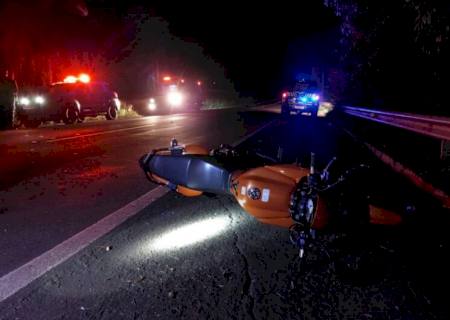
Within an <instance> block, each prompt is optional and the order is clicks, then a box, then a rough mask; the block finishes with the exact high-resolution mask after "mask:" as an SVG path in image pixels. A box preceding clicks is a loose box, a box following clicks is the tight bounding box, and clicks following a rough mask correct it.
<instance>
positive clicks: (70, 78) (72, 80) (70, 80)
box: [64, 76, 78, 83]
mask: <svg viewBox="0 0 450 320" xmlns="http://www.w3.org/2000/svg"><path fill="white" fill-rule="evenodd" d="M77 80H78V79H77V77H75V76H67V77H65V78H64V82H65V83H75V82H77Z"/></svg>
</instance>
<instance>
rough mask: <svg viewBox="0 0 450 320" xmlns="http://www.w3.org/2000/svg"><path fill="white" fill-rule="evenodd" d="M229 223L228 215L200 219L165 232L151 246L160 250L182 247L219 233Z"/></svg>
mask: <svg viewBox="0 0 450 320" xmlns="http://www.w3.org/2000/svg"><path fill="white" fill-rule="evenodd" d="M229 224H230V221H229V218H228V217H227V216H219V217H214V218H208V219H204V220H200V221H197V222H194V223H191V224H188V225H186V226H182V227H179V228H177V229H175V230H171V231H168V232H166V233H163V234H162V235H161V236H160V237H159V238H157V239H156V240H155V241H154V242H152V243H151V245H150V247H151V249H154V250H158V251H164V250H173V249H180V248H183V247H186V246H190V245H193V244H195V243H198V242H201V241H204V240H207V239H209V238H212V237H215V236H217V235H219V234H220V233H222V232H224V231H225V230H226V229H227V228H228V227H229Z"/></svg>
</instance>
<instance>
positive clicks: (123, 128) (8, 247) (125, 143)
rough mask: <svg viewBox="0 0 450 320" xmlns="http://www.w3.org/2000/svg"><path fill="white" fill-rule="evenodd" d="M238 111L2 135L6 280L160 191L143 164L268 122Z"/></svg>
mask: <svg viewBox="0 0 450 320" xmlns="http://www.w3.org/2000/svg"><path fill="white" fill-rule="evenodd" d="M266 118H267V117H265V116H262V117H260V119H256V121H255V122H253V121H252V123H244V122H243V121H240V120H239V115H238V114H237V113H236V111H235V110H234V111H209V112H202V113H188V114H177V115H163V116H152V117H146V118H134V119H119V120H117V121H92V122H87V123H84V124H77V125H74V126H65V125H57V126H48V127H43V128H38V129H34V130H14V131H3V132H0V177H1V180H0V227H1V228H0V235H1V236H0V261H1V262H2V263H1V264H0V276H2V275H4V274H6V273H7V272H9V271H11V270H13V269H15V268H17V267H18V266H20V265H22V264H23V263H25V262H27V261H29V260H31V259H32V258H33V257H35V256H38V255H39V254H41V253H43V252H45V251H47V250H48V249H50V248H52V247H54V246H55V245H57V244H58V243H60V242H61V241H63V240H65V239H67V238H68V237H70V236H71V235H73V234H76V233H77V232H79V231H80V230H83V229H84V228H85V227H87V226H89V225H91V224H93V223H94V222H96V221H98V220H99V219H100V218H102V217H103V216H105V215H107V214H109V213H111V212H113V211H114V210H116V209H118V208H120V207H122V206H123V205H125V204H127V203H129V202H130V201H132V200H134V199H136V198H138V197H139V196H140V195H142V194H144V193H145V192H147V191H148V190H150V189H151V188H153V187H154V185H150V184H149V183H147V182H146V181H143V180H142V176H143V174H142V172H141V171H140V169H139V168H138V166H137V159H139V157H140V156H141V155H142V154H144V153H146V152H148V151H149V150H151V149H152V148H156V147H161V146H166V145H168V144H169V142H170V140H171V139H172V138H173V137H176V138H177V139H178V140H179V141H180V143H198V144H203V145H205V146H207V147H213V146H215V145H217V144H219V143H222V142H223V143H231V142H233V141H235V140H237V139H239V138H240V137H241V136H243V135H245V134H246V133H247V132H248V131H251V130H252V129H253V128H255V127H256V126H257V125H258V121H266Z"/></svg>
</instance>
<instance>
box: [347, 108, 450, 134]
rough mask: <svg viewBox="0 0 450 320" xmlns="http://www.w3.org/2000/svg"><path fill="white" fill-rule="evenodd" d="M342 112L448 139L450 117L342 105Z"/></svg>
mask: <svg viewBox="0 0 450 320" xmlns="http://www.w3.org/2000/svg"><path fill="white" fill-rule="evenodd" d="M344 112H345V113H347V114H349V115H352V116H355V117H359V118H364V119H368V120H371V121H376V122H380V123H384V124H388V125H391V126H395V127H399V128H403V129H406V130H409V131H414V132H417V133H420V134H423V135H427V136H430V137H433V138H437V139H443V140H450V118H445V117H435V116H426V115H417V114H411V113H401V112H389V111H381V110H372V109H366V108H356V107H347V106H346V107H344Z"/></svg>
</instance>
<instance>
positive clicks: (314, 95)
mask: <svg viewBox="0 0 450 320" xmlns="http://www.w3.org/2000/svg"><path fill="white" fill-rule="evenodd" d="M311 99H312V100H313V101H319V99H320V96H319V95H318V94H313V95H312V96H311Z"/></svg>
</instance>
